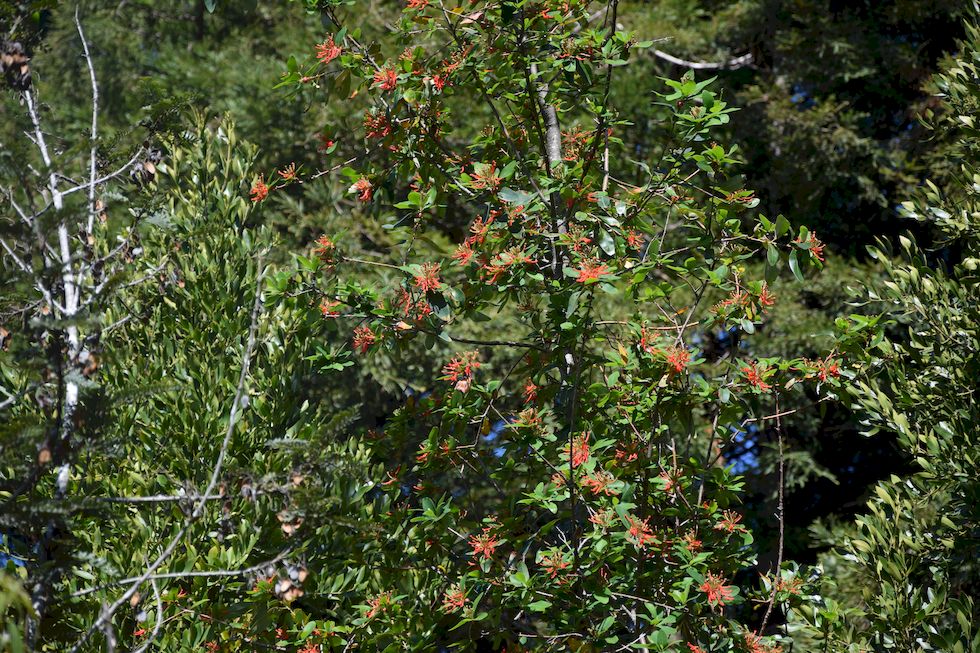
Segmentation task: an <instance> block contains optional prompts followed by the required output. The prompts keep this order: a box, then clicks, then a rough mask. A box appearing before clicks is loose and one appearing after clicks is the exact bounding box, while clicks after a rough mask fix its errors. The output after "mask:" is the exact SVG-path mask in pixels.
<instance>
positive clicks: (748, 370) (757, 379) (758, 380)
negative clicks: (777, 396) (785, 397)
mask: <svg viewBox="0 0 980 653" xmlns="http://www.w3.org/2000/svg"><path fill="white" fill-rule="evenodd" d="M741 371H742V374H744V375H745V380H746V381H747V382H748V384H749V385H751V386H755V387H756V388H759V390H762V391H763V392H768V391H769V390H771V389H772V384H771V383H767V382H766V380H765V378H764V376H763V375H764V373H765V370H760V369H759V368H758V366H757V364H756V363H749V364H748V365H745V366H743V367H742V370H741Z"/></svg>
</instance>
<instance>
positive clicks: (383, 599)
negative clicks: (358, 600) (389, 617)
mask: <svg viewBox="0 0 980 653" xmlns="http://www.w3.org/2000/svg"><path fill="white" fill-rule="evenodd" d="M390 606H391V592H390V591H389V592H382V593H381V594H378V595H377V596H375V597H372V598H370V599H368V611H367V613H366V614H365V615H364V616H365V617H367V618H368V619H373V618H374V617H376V616H378V615H379V614H381V613H382V612H386V611H387V610H388V608H389V607H390Z"/></svg>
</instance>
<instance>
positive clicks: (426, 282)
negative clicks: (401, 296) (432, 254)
mask: <svg viewBox="0 0 980 653" xmlns="http://www.w3.org/2000/svg"><path fill="white" fill-rule="evenodd" d="M415 287H416V288H418V289H419V290H421V291H422V292H429V291H432V290H439V288H441V287H442V282H440V281H439V264H438V263H423V264H422V269H421V271H420V272H419V273H418V274H416V275H415Z"/></svg>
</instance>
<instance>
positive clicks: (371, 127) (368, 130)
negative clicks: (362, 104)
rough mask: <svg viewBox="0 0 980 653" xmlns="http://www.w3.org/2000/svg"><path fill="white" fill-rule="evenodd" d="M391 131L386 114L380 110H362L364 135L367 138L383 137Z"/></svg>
mask: <svg viewBox="0 0 980 653" xmlns="http://www.w3.org/2000/svg"><path fill="white" fill-rule="evenodd" d="M391 131H392V129H391V122H390V121H389V120H388V116H386V115H384V114H382V113H380V112H372V111H365V112H364V132H365V133H364V135H365V136H366V137H367V138H384V137H385V136H388V135H389V134H391Z"/></svg>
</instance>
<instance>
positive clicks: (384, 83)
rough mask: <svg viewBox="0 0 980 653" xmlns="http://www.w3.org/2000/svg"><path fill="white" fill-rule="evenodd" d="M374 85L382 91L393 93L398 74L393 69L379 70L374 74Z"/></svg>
mask: <svg viewBox="0 0 980 653" xmlns="http://www.w3.org/2000/svg"><path fill="white" fill-rule="evenodd" d="M374 85H375V87H377V88H380V89H381V90H382V91H393V90H395V87H396V86H398V73H397V72H395V69H394V68H391V67H386V68H380V69H379V70H377V71H376V72H375V73H374Z"/></svg>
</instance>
